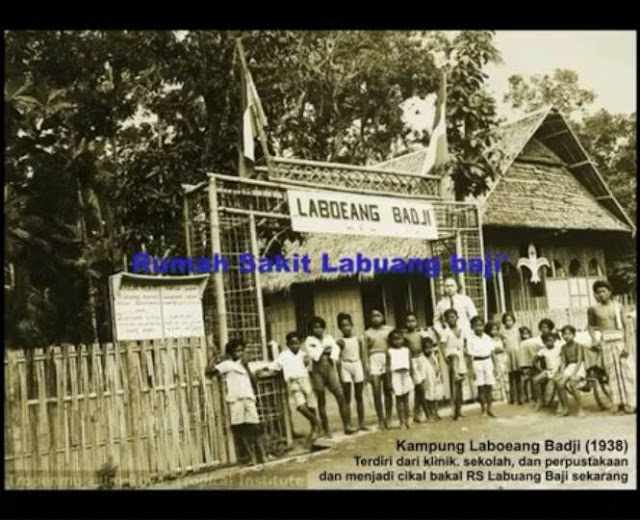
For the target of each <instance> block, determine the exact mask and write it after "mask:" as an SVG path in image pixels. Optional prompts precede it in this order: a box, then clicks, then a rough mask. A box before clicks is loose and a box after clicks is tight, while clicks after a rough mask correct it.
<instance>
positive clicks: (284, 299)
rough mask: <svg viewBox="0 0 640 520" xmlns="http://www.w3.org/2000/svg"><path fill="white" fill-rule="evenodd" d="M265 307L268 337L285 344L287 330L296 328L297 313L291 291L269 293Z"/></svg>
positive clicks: (279, 343)
mask: <svg viewBox="0 0 640 520" xmlns="http://www.w3.org/2000/svg"><path fill="white" fill-rule="evenodd" d="M267 302H268V303H267V306H266V307H265V316H266V321H267V326H268V330H267V336H268V337H267V339H269V340H275V341H277V342H278V345H280V346H281V347H282V346H283V345H285V336H286V335H287V332H289V331H292V330H296V314H295V308H294V305H293V297H292V296H291V293H284V292H282V293H278V294H272V295H269V297H268V298H267Z"/></svg>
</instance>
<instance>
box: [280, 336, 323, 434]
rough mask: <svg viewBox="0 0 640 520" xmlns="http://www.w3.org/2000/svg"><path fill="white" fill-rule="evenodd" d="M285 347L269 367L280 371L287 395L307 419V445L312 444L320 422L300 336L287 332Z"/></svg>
mask: <svg viewBox="0 0 640 520" xmlns="http://www.w3.org/2000/svg"><path fill="white" fill-rule="evenodd" d="M286 341H287V348H286V349H284V350H283V351H282V352H280V354H278V357H277V358H276V359H275V361H274V362H273V363H271V364H270V365H269V369H271V370H275V371H282V375H283V376H284V380H285V383H286V384H287V390H288V391H289V396H290V398H291V399H292V400H293V402H294V403H295V406H296V410H298V412H300V414H301V415H302V416H303V417H304V418H305V419H307V420H308V421H309V424H310V425H311V431H310V433H309V438H308V443H309V446H310V447H311V445H312V444H313V442H314V440H315V438H316V437H317V435H318V433H319V431H320V424H319V422H318V418H317V416H316V410H315V401H316V399H315V395H314V393H313V389H312V387H311V380H310V379H309V371H308V370H307V363H306V357H307V356H306V355H305V354H304V353H303V352H302V350H300V345H301V344H300V337H299V335H298V333H297V332H289V333H288V334H287V336H286Z"/></svg>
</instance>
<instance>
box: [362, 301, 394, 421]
mask: <svg viewBox="0 0 640 520" xmlns="http://www.w3.org/2000/svg"><path fill="white" fill-rule="evenodd" d="M369 324H370V326H369V328H368V329H367V330H365V331H364V342H365V349H366V352H367V360H368V363H367V367H368V369H369V370H368V378H369V380H370V381H371V387H372V389H373V403H374V405H375V408H376V415H377V416H378V427H379V428H380V429H381V430H386V429H387V428H388V427H389V422H390V421H391V412H392V410H393V400H392V392H391V378H390V377H389V372H388V369H387V350H388V349H389V346H388V343H387V336H388V335H389V332H390V331H391V327H389V326H388V325H385V323H384V315H383V314H382V312H381V311H380V310H378V309H372V310H371V312H370V314H369ZM383 395H384V410H383V407H382V398H383Z"/></svg>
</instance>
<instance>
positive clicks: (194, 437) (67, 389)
mask: <svg viewBox="0 0 640 520" xmlns="http://www.w3.org/2000/svg"><path fill="white" fill-rule="evenodd" d="M206 361H207V355H206V342H205V339H204V338H185V339H173V340H154V341H141V342H121V343H118V344H116V345H113V344H106V345H101V346H100V345H89V346H85V345H79V346H72V345H68V346H61V347H58V346H55V347H49V348H48V349H46V350H45V349H36V350H34V351H28V352H27V353H26V355H25V353H24V352H23V351H22V350H13V349H5V359H4V363H5V430H4V434H5V458H4V461H5V486H6V487H7V488H13V489H19V488H95V487H100V486H101V485H102V486H103V487H111V486H113V487H142V486H145V485H148V484H151V483H153V482H157V481H159V480H162V479H165V478H171V477H176V476H180V475H183V474H186V473H188V472H194V471H198V470H202V469H206V468H212V467H215V466H218V465H220V464H225V463H233V462H235V448H234V442H233V439H232V438H231V436H230V434H229V433H228V432H229V430H228V428H227V424H226V413H225V403H224V399H223V396H222V390H221V387H220V383H219V380H217V379H215V378H214V379H209V378H207V377H205V368H206ZM101 482H102V484H101ZM105 482H106V486H105Z"/></svg>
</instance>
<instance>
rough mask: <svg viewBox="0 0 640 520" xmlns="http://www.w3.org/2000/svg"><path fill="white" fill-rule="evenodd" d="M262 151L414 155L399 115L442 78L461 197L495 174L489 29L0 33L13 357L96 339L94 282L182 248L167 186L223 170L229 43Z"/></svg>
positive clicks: (230, 78)
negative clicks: (253, 109)
mask: <svg viewBox="0 0 640 520" xmlns="http://www.w3.org/2000/svg"><path fill="white" fill-rule="evenodd" d="M240 36H241V37H242V39H243V43H244V48H245V50H246V53H247V60H248V63H249V67H250V69H251V71H252V74H253V77H254V80H255V83H256V86H257V89H258V92H259V94H260V96H261V99H262V102H263V105H264V108H265V111H266V112H267V116H268V118H269V123H270V125H269V143H268V144H269V147H270V148H271V151H272V152H274V153H278V154H281V155H290V156H296V157H303V158H313V159H317V160H330V161H341V162H349V163H354V164H358V163H361V164H362V163H374V162H378V161H381V160H385V159H388V158H390V157H391V156H393V155H395V154H398V153H402V152H404V151H406V150H407V149H409V148H410V147H411V146H412V145H413V144H415V143H426V142H428V137H429V136H428V135H427V134H426V133H420V132H418V133H415V132H412V131H411V129H410V128H409V127H408V125H407V122H406V121H405V119H404V118H403V109H402V107H403V104H404V103H405V101H407V100H408V99H410V98H413V97H414V96H418V97H425V96H426V95H428V94H430V93H433V92H435V91H436V89H437V86H438V82H439V79H440V76H441V70H442V67H443V65H442V64H437V63H436V60H435V57H436V56H443V57H444V59H445V61H446V63H445V64H444V67H446V68H447V70H448V75H449V89H448V94H449V103H448V108H447V112H448V114H447V117H448V125H449V132H450V134H451V137H450V144H451V147H452V158H453V160H452V162H451V165H450V171H449V174H451V175H452V177H453V179H454V181H455V187H456V193H457V195H458V196H459V197H462V196H464V195H465V194H467V193H477V192H479V191H481V190H482V189H483V186H485V185H486V179H487V178H488V177H489V176H490V175H491V170H490V168H489V167H488V164H487V162H486V159H485V157H484V152H485V149H486V148H487V146H488V145H489V144H490V143H491V136H490V131H491V128H492V127H493V125H494V123H495V104H494V101H493V99H491V97H490V96H488V95H487V94H486V93H485V90H484V82H485V79H486V76H485V75H484V73H483V72H482V69H483V67H484V66H485V65H486V64H487V63H488V62H490V61H495V60H497V59H498V53H497V51H496V49H495V48H494V47H493V43H492V33H490V32H484V31H477V32H476V31H463V32H461V33H459V34H458V35H457V36H455V37H454V38H449V37H448V36H447V35H445V34H443V33H439V32H407V31H405V32H393V31H386V32H376V31H341V32H337V31H310V32H295V31H249V32H243V33H239V32H232V31H229V32H224V31H206V32H205V31H190V32H175V31H144V32H136V31H23V32H17V31H16V32H14V31H9V32H7V33H6V35H5V44H6V45H5V48H6V50H5V71H6V80H5V136H6V137H5V139H6V148H5V169H6V177H5V207H6V209H5V214H6V217H7V218H6V223H5V226H6V228H5V236H6V258H5V273H6V275H7V277H8V278H9V282H8V283H9V285H10V286H11V287H12V288H11V290H9V291H7V290H5V305H6V312H5V325H6V327H7V333H8V340H9V342H10V343H11V344H12V345H29V346H33V345H44V344H47V343H51V342H55V341H63V340H64V341H91V340H93V339H94V338H96V337H100V338H105V337H107V336H108V330H109V324H108V320H107V316H108V311H107V301H108V299H107V291H106V281H107V279H108V276H109V275H110V274H111V273H113V272H116V271H117V270H120V269H122V267H123V265H124V264H123V262H125V261H126V254H127V253H131V252H134V251H137V250H140V249H141V248H144V249H146V250H147V251H149V252H151V253H153V254H155V255H164V254H169V253H173V254H175V253H179V252H180V251H181V249H182V247H183V245H182V244H183V239H182V236H181V200H182V199H181V187H180V184H181V183H195V182H197V181H199V180H202V179H203V178H204V176H205V173H206V172H207V171H217V172H222V173H231V174H234V173H235V171H236V160H237V156H238V145H237V143H238V136H239V122H240V107H239V99H240V92H239V73H238V71H239V67H238V66H237V65H238V64H237V63H236V59H237V57H236V54H235V40H236V38H237V37H240Z"/></svg>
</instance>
